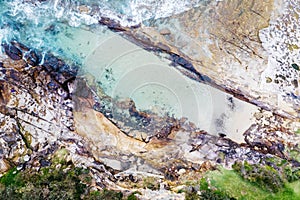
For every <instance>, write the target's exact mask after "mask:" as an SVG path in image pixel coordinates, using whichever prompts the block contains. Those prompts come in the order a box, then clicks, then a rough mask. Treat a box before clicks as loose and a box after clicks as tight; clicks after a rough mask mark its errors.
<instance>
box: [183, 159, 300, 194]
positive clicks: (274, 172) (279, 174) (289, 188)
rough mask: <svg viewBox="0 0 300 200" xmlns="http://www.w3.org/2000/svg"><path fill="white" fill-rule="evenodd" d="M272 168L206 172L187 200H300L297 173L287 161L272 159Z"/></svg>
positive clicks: (299, 175)
mask: <svg viewBox="0 0 300 200" xmlns="http://www.w3.org/2000/svg"><path fill="white" fill-rule="evenodd" d="M272 161H273V162H271V163H272V165H274V166H276V169H275V168H273V167H271V166H269V165H267V164H263V165H260V164H255V165H251V164H249V163H247V162H244V163H241V162H239V163H236V164H235V165H234V166H233V169H234V170H226V169H224V168H219V169H218V170H215V171H210V172H208V173H207V174H206V175H205V176H204V178H203V179H201V180H200V181H199V182H198V183H197V184H196V186H194V187H195V188H196V190H198V192H196V190H194V191H193V192H191V191H185V192H186V200H197V199H215V200H218V199H222V200H223V199H241V200H252V199H253V200H254V199H255V200H268V199H275V200H284V199H286V200H296V199H300V171H299V168H295V167H291V166H290V164H289V163H288V162H287V161H286V160H281V159H274V160H272Z"/></svg>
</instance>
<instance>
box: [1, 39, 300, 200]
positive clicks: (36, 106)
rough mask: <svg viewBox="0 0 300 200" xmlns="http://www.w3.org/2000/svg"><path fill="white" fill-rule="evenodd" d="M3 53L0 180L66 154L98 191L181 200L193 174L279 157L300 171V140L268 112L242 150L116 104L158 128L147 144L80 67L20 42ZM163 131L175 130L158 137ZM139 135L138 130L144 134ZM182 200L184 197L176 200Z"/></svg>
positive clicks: (167, 119) (259, 117) (221, 139)
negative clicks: (147, 182)
mask: <svg viewBox="0 0 300 200" xmlns="http://www.w3.org/2000/svg"><path fill="white" fill-rule="evenodd" d="M3 49H4V51H5V53H6V55H4V56H3V57H2V58H1V77H2V80H1V90H0V91H1V95H0V97H1V98H0V99H1V110H0V112H1V123H0V124H1V126H0V133H1V137H0V138H1V149H2V151H1V165H0V166H1V172H2V173H5V172H6V171H7V170H9V169H10V168H12V167H14V166H15V167H17V169H18V170H20V171H22V170H25V169H36V170H38V169H42V168H43V167H45V166H50V165H51V162H52V160H53V155H54V153H55V152H57V151H58V150H59V149H66V151H67V152H68V153H67V154H66V156H65V159H66V160H69V161H71V162H73V163H74V164H75V166H81V167H82V166H84V167H87V168H88V169H90V170H91V173H92V175H93V178H94V179H95V180H96V182H95V185H94V186H95V187H96V188H97V187H98V189H101V188H102V189H103V188H109V189H113V190H119V191H120V190H121V191H123V192H124V191H127V190H129V191H131V190H132V191H139V192H141V194H142V195H141V196H140V198H141V199H143V196H148V197H150V196H152V195H154V194H156V191H155V190H151V189H150V190H149V189H146V190H145V189H143V187H144V186H141V187H142V188H140V189H139V188H131V187H128V186H126V185H127V184H128V183H130V182H136V181H138V182H139V181H142V180H144V179H145V178H149V177H154V180H157V181H158V182H159V185H160V186H159V188H160V190H159V193H160V195H162V196H164V195H165V196H168V197H170V198H171V196H172V195H173V196H174V198H175V199H177V197H176V195H177V194H176V193H174V188H176V187H174V186H172V187H171V186H170V185H174V184H175V186H176V185H180V184H182V183H184V181H185V180H190V179H191V176H194V174H195V175H196V177H200V176H201V174H203V172H205V171H207V170H211V169H214V168H216V167H217V166H224V167H226V168H231V166H232V165H233V164H234V163H235V162H238V161H241V162H244V161H247V162H248V163H251V164H258V163H264V162H266V160H268V159H269V158H272V157H274V156H275V157H280V158H282V159H285V160H288V161H289V162H291V163H293V166H299V165H300V164H299V162H298V161H297V159H295V158H294V157H293V156H292V155H291V153H290V152H291V151H292V150H293V151H299V150H298V143H299V136H298V135H296V134H295V133H294V132H293V131H292V130H290V129H289V127H292V126H291V124H292V123H293V121H292V120H290V119H285V118H282V117H280V116H278V115H273V114H272V113H270V112H268V113H267V111H263V110H262V111H261V112H262V113H257V114H256V115H257V116H256V117H257V124H255V125H253V126H252V127H250V128H249V130H248V131H247V132H246V133H245V139H246V143H245V144H237V143H235V142H233V141H231V140H230V139H228V138H226V137H225V138H224V136H219V137H218V136H212V135H209V134H208V133H206V132H204V131H201V130H199V129H196V128H193V126H192V124H189V123H185V121H176V120H175V119H171V118H170V117H168V116H166V117H165V118H161V119H160V118H157V117H155V116H151V114H148V113H140V112H139V111H137V110H136V109H135V108H134V102H132V101H129V102H116V103H118V105H119V107H118V109H120V113H121V112H128V113H129V118H130V117H133V118H141V119H142V120H144V121H145V120H146V121H147V119H148V118H151V119H155V118H156V119H157V120H158V121H157V122H156V123H154V124H155V125H156V126H157V127H152V128H151V130H150V131H149V133H150V132H153V131H158V132H157V133H156V134H154V135H151V136H150V137H148V138H147V137H146V138H144V137H143V136H142V135H143V134H141V133H142V132H143V131H145V130H143V129H140V131H141V133H136V134H140V135H141V137H140V139H139V138H138V137H135V136H130V131H129V132H128V133H126V131H125V132H124V127H123V128H122V127H120V122H122V120H124V119H125V118H128V116H127V117H124V118H122V117H121V118H119V119H118V118H117V119H114V118H110V116H109V115H107V114H105V112H104V111H105V110H101V109H100V108H99V106H101V104H100V105H99V102H97V101H96V100H97V99H99V98H100V99H101V98H103V99H105V98H106V99H107V98H109V97H105V96H104V95H103V94H102V96H101V95H99V92H98V93H95V91H99V90H100V88H98V89H97V88H91V87H89V86H88V82H89V80H88V79H87V78H84V77H76V74H77V69H78V68H77V67H76V66H72V65H68V64H66V63H64V61H62V60H60V59H59V58H57V57H55V56H53V55H51V54H47V55H45V56H42V55H41V54H40V53H39V52H37V51H36V50H34V49H30V48H28V47H25V46H24V45H22V44H20V43H18V42H16V41H13V42H11V43H9V44H4V45H3ZM97 95H98V96H97ZM101 103H103V101H102V102H101ZM126 105H127V106H126ZM266 116H267V117H266ZM116 120H117V121H116ZM118 120H119V121H118ZM170 120H171V121H172V120H173V122H172V123H174V125H172V123H169V122H170ZM129 124H130V123H129ZM165 126H170V127H169V128H163V129H161V130H159V129H160V128H161V127H165ZM135 129H137V130H139V129H138V126H136V125H135ZM154 133H155V132H154ZM197 174H198V175H197ZM151 180H152V179H151ZM170 181H171V182H170ZM142 182H143V181H142ZM154 182H155V181H154ZM129 185H130V184H129ZM171 191H172V192H171ZM183 197H184V196H182V195H179V194H178V199H182V198H183ZM162 198H163V197H162ZM145 199H148V198H145Z"/></svg>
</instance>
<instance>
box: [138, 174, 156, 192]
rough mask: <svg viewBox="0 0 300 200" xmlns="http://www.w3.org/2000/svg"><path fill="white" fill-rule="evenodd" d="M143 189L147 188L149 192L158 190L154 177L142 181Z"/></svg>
mask: <svg viewBox="0 0 300 200" xmlns="http://www.w3.org/2000/svg"><path fill="white" fill-rule="evenodd" d="M142 185H143V188H148V189H150V190H158V189H159V182H158V180H157V178H154V177H147V178H144V180H143V184H142Z"/></svg>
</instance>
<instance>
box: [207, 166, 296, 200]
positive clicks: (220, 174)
mask: <svg viewBox="0 0 300 200" xmlns="http://www.w3.org/2000/svg"><path fill="white" fill-rule="evenodd" d="M205 177H206V178H207V179H209V180H210V187H212V188H215V189H216V190H218V191H222V192H224V193H226V194H229V195H230V197H231V198H233V199H241V200H269V199H276V200H285V199H286V200H296V199H300V181H299V180H297V181H294V182H292V183H289V182H285V183H284V185H283V186H282V188H279V189H278V191H277V192H271V191H270V190H268V189H265V188H263V187H260V186H259V184H256V183H253V182H249V181H248V180H246V179H244V178H242V177H241V176H240V175H239V174H238V173H237V172H235V171H233V170H226V169H223V168H220V169H219V170H216V171H211V172H209V173H207V174H206V176H205Z"/></svg>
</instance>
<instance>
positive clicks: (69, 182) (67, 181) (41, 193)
mask: <svg viewBox="0 0 300 200" xmlns="http://www.w3.org/2000/svg"><path fill="white" fill-rule="evenodd" d="M67 155H68V151H67V150H65V149H60V150H58V151H57V152H56V153H55V155H54V157H53V159H52V160H51V162H52V165H51V166H47V167H42V168H40V170H38V171H37V170H33V169H25V170H23V171H18V170H17V169H16V168H12V169H11V170H9V171H8V172H7V173H6V174H4V175H3V176H2V177H1V178H0V200H8V199H9V200H28V199H30V200H71V199H74V200H75V199H85V200H124V199H128V200H137V197H136V196H135V194H136V193H132V194H130V195H129V196H128V197H123V194H122V192H119V191H112V190H107V189H104V190H102V191H91V187H90V185H91V183H92V176H91V175H90V171H89V170H88V169H84V168H79V167H75V166H74V165H73V163H71V162H67V161H66V160H65V158H66V156H67Z"/></svg>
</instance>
